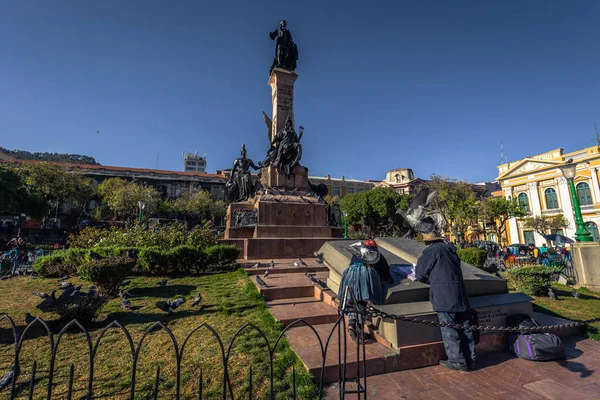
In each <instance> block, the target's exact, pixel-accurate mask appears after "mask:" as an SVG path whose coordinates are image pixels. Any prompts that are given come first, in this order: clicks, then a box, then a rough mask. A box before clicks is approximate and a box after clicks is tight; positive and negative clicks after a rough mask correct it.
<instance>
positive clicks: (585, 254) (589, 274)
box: [571, 242, 600, 291]
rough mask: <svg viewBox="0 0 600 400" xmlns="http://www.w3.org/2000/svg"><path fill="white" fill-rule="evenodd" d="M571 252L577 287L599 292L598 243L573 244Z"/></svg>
mask: <svg viewBox="0 0 600 400" xmlns="http://www.w3.org/2000/svg"><path fill="white" fill-rule="evenodd" d="M571 252H572V255H571V256H572V259H573V267H574V268H575V276H576V279H577V285H581V286H585V287H586V288H588V289H590V290H595V291H600V243H598V242H578V243H573V244H572V245H571Z"/></svg>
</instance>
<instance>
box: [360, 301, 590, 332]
mask: <svg viewBox="0 0 600 400" xmlns="http://www.w3.org/2000/svg"><path fill="white" fill-rule="evenodd" d="M367 314H368V315H369V316H370V317H380V318H382V319H393V320H397V321H405V322H412V323H417V324H424V325H430V326H439V327H441V328H454V329H462V330H471V331H488V332H515V333H537V332H548V331H554V330H559V329H569V328H578V327H581V326H587V325H589V324H593V323H595V322H600V317H598V318H592V319H588V320H585V321H573V322H569V323H566V324H559V325H545V326H535V327H528V328H525V327H523V328H519V327H511V326H487V325H463V324H453V323H442V322H438V321H428V320H424V319H418V318H413V317H406V316H404V315H395V314H388V313H386V312H384V311H381V310H378V309H377V308H375V307H373V306H369V307H367Z"/></svg>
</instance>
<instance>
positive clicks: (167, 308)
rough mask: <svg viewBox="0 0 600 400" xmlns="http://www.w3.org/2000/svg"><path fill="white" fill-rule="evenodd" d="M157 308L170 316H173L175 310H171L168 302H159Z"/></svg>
mask: <svg viewBox="0 0 600 400" xmlns="http://www.w3.org/2000/svg"><path fill="white" fill-rule="evenodd" d="M156 308H158V309H159V310H162V311H164V312H166V313H167V314H169V315H171V314H173V309H172V308H171V305H170V304H169V303H167V302H166V301H159V302H158V303H156Z"/></svg>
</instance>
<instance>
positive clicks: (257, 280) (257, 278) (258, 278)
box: [256, 276, 269, 288]
mask: <svg viewBox="0 0 600 400" xmlns="http://www.w3.org/2000/svg"><path fill="white" fill-rule="evenodd" d="M256 283H258V284H259V285H260V286H262V287H266V288H268V287H269V285H267V283H266V282H265V281H263V280H262V279H260V276H257V277H256Z"/></svg>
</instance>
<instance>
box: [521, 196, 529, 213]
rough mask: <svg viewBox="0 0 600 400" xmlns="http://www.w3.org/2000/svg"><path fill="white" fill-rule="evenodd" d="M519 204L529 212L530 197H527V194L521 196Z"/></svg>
mask: <svg viewBox="0 0 600 400" xmlns="http://www.w3.org/2000/svg"><path fill="white" fill-rule="evenodd" d="M518 199H519V204H520V205H521V207H523V209H524V210H525V211H526V212H529V197H527V194H526V193H521V194H519V197H518Z"/></svg>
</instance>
